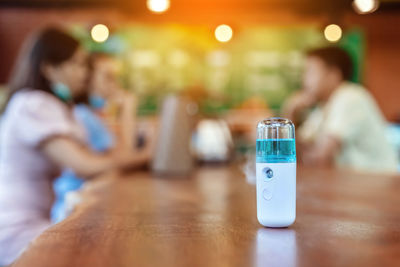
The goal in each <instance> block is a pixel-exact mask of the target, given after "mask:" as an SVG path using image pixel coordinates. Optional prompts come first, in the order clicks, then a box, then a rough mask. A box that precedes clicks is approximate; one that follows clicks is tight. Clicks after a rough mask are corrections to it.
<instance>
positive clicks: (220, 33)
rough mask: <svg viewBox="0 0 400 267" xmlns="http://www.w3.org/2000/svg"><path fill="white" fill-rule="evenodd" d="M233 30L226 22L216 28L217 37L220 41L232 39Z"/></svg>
mask: <svg viewBox="0 0 400 267" xmlns="http://www.w3.org/2000/svg"><path fill="white" fill-rule="evenodd" d="M232 35H233V31H232V28H231V27H229V26H228V25H226V24H222V25H219V26H218V27H217V28H216V29H215V38H217V40H218V41H220V42H228V41H229V40H230V39H232Z"/></svg>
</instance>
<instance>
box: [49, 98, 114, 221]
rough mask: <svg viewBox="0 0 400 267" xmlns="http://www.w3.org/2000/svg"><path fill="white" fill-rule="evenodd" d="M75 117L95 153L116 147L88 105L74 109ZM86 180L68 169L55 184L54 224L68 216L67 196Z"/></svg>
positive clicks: (108, 132) (52, 216)
mask: <svg viewBox="0 0 400 267" xmlns="http://www.w3.org/2000/svg"><path fill="white" fill-rule="evenodd" d="M74 116H75V118H76V120H77V121H79V122H80V123H81V124H82V125H83V126H84V128H85V130H86V135H87V142H88V143H89V146H90V148H91V149H92V150H93V151H95V152H105V151H107V150H109V149H111V148H112V147H113V146H114V137H113V135H112V134H111V132H110V131H109V130H108V129H107V127H106V126H105V125H104V123H103V122H102V120H101V119H100V118H99V117H98V116H97V115H96V114H95V113H94V111H93V110H92V109H91V108H90V107H88V106H87V105H84V104H80V105H77V106H76V107H75V108H74ZM83 183H84V179H82V178H79V177H78V176H77V175H76V174H75V173H74V172H73V171H72V170H69V169H66V170H64V171H63V173H62V174H61V176H60V177H59V178H57V179H56V181H55V182H54V185H53V187H54V191H55V193H56V196H57V200H56V202H55V203H54V205H53V208H52V211H51V219H52V221H53V222H54V223H57V222H60V221H62V220H63V219H64V218H65V217H66V215H67V212H66V203H65V195H66V194H67V193H68V192H70V191H75V190H78V189H80V187H81V186H82V185H83Z"/></svg>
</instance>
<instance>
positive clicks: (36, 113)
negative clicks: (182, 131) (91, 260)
mask: <svg viewBox="0 0 400 267" xmlns="http://www.w3.org/2000/svg"><path fill="white" fill-rule="evenodd" d="M86 79H87V54H86V52H85V51H84V50H83V49H82V48H81V46H80V45H79V42H78V41H76V40H75V39H74V38H72V37H71V36H69V35H68V34H66V33H64V32H63V31H61V30H58V29H52V28H48V29H44V30H42V31H40V32H38V33H37V34H36V35H35V36H34V38H33V39H32V40H31V42H29V43H27V46H26V47H24V49H23V52H22V53H21V54H20V57H19V58H18V60H17V64H16V66H15V69H14V71H13V74H12V76H11V80H10V83H9V90H10V93H9V97H8V101H7V103H6V106H5V110H4V112H3V118H2V127H1V129H0V138H1V139H0V140H1V141H0V143H1V147H0V265H6V264H10V263H12V262H13V261H14V260H15V259H16V258H17V257H18V256H19V255H20V253H21V252H22V251H23V250H24V249H25V248H26V247H27V245H28V244H29V242H30V241H31V240H32V239H34V238H35V237H37V236H38V235H39V234H40V233H41V232H42V231H43V230H45V229H46V228H47V227H49V226H50V225H51V222H50V209H51V205H52V202H53V191H52V188H51V184H52V181H53V180H54V178H55V177H57V176H58V175H59V173H60V170H61V169H67V168H68V169H71V170H73V171H74V172H75V173H76V174H78V175H79V176H80V177H84V178H85V179H90V178H93V177H95V176H96V175H98V174H100V173H104V172H106V171H109V170H112V169H115V168H123V167H130V168H131V167H132V166H139V165H142V164H145V163H146V162H147V161H148V158H149V155H147V154H135V155H133V153H130V152H129V150H120V151H117V150H115V151H111V152H110V153H107V154H96V153H93V152H92V151H90V150H89V149H88V147H87V145H85V141H86V140H85V131H84V129H83V127H82V126H81V125H80V124H79V123H78V121H77V120H76V119H75V118H74V116H73V113H72V110H73V107H74V104H75V103H76V102H77V99H80V98H82V96H83V95H85V94H86V93H87V92H86V90H85V86H84V85H85V83H86Z"/></svg>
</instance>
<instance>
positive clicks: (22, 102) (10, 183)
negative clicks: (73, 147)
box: [0, 90, 85, 265]
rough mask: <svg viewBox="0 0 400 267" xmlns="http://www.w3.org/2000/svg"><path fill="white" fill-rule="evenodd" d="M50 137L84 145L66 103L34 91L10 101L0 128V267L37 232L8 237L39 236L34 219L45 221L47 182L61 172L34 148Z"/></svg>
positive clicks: (49, 190) (48, 199)
mask: <svg viewBox="0 0 400 267" xmlns="http://www.w3.org/2000/svg"><path fill="white" fill-rule="evenodd" d="M55 135H66V136H70V137H72V138H75V139H78V140H81V141H84V135H85V134H84V130H83V128H82V127H81V126H80V125H79V124H78V123H77V122H76V121H75V120H74V118H73V115H72V112H71V110H70V108H69V107H68V106H67V105H65V104H64V103H63V102H61V101H60V100H59V99H58V98H56V97H55V96H53V95H51V94H49V93H46V92H43V91H38V90H29V91H28V90H26V91H21V92H18V93H16V94H15V95H14V96H13V97H12V98H11V100H10V102H9V104H8V106H7V109H6V111H5V113H4V114H3V117H2V120H1V124H0V265H2V264H7V263H9V262H10V260H13V259H12V258H14V257H15V256H16V255H15V254H16V253H17V252H16V251H20V250H21V249H22V248H23V247H25V246H26V244H27V243H29V241H30V240H26V239H31V238H33V237H34V236H36V235H38V234H39V233H32V234H25V235H24V236H23V237H22V240H21V238H20V239H18V237H15V238H10V234H11V233H13V232H19V231H26V230H27V228H29V227H31V226H32V228H31V229H33V232H35V231H36V232H38V231H39V230H38V229H35V226H34V224H35V221H37V222H39V221H40V225H41V226H43V220H46V221H48V219H49V214H50V209H51V206H52V203H53V197H54V196H53V190H52V181H53V179H54V178H56V177H57V176H58V175H59V173H60V169H59V168H58V167H57V166H55V165H54V164H53V163H52V162H51V161H50V160H49V159H48V158H46V156H45V155H43V153H42V152H41V151H40V150H39V145H40V144H41V143H42V142H43V141H45V140H47V139H48V138H50V137H53V136H55ZM28 222H29V224H28ZM16 228H17V229H16ZM18 228H20V229H18ZM39 228H40V231H42V230H43V228H44V227H39ZM28 230H29V229H28ZM10 241H11V242H14V244H11V245H10ZM13 245H14V246H13ZM10 247H15V248H12V249H11V248H10ZM10 249H11V250H12V251H10ZM17 254H18V253H17ZM5 259H6V260H5Z"/></svg>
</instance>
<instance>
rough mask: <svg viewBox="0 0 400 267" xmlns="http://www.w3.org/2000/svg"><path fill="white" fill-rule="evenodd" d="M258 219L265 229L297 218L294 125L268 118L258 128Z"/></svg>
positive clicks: (286, 121) (278, 119)
mask: <svg viewBox="0 0 400 267" xmlns="http://www.w3.org/2000/svg"><path fill="white" fill-rule="evenodd" d="M256 175H257V178H256V179H257V182H256V183H257V218H258V221H259V222H260V223H261V224H262V225H264V226H267V227H287V226H289V225H291V224H292V223H293V222H294V220H295V219H296V142H295V133H294V125H293V123H292V122H291V121H290V120H288V119H284V118H268V119H265V120H263V121H261V122H259V123H258V125H257V144H256Z"/></svg>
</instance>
